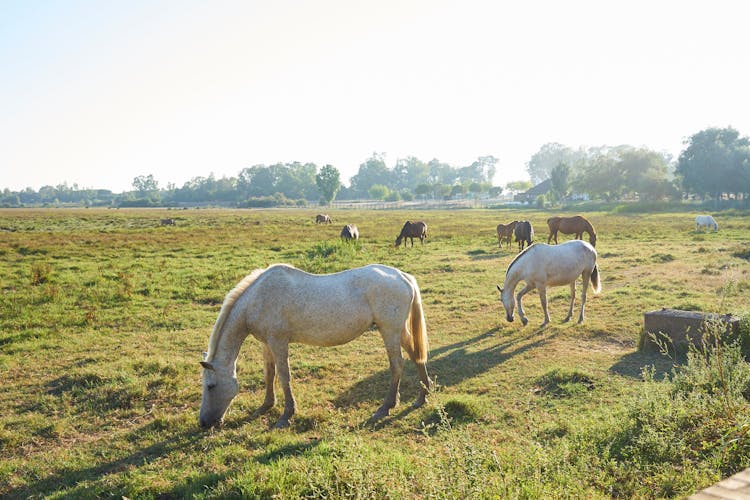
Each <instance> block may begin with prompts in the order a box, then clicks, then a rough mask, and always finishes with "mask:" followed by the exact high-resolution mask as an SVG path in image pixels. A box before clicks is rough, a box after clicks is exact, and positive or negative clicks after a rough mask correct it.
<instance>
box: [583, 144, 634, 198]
mask: <svg viewBox="0 0 750 500" xmlns="http://www.w3.org/2000/svg"><path fill="white" fill-rule="evenodd" d="M616 166H617V160H616V159H615V158H613V157H612V156H611V155H608V154H600V155H597V156H594V157H593V158H591V159H589V160H588V161H587V162H586V163H585V165H584V166H583V169H582V171H581V172H580V173H579V174H578V175H576V177H575V180H574V181H573V186H574V187H575V189H576V190H577V191H578V192H581V193H588V194H589V196H591V198H598V197H602V198H604V199H605V200H607V201H609V200H612V199H615V198H617V197H618V196H620V194H621V193H622V187H623V184H624V183H623V180H622V178H621V177H620V175H619V172H618V170H617V168H616Z"/></svg>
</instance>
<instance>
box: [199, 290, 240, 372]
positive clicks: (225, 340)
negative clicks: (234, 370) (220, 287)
mask: <svg viewBox="0 0 750 500" xmlns="http://www.w3.org/2000/svg"><path fill="white" fill-rule="evenodd" d="M243 298H244V297H243ZM243 298H240V299H238V300H237V302H235V303H234V304H232V309H230V310H229V311H227V315H226V318H224V322H223V323H222V324H221V326H220V328H219V330H218V331H215V332H214V333H213V334H212V336H213V335H216V336H217V339H216V342H215V343H214V342H213V339H212V347H213V349H212V351H211V352H210V353H209V358H208V361H210V362H212V363H214V364H216V365H218V366H221V367H234V366H235V365H236V363H237V357H238V356H239V354H240V347H242V342H244V340H245V338H246V337H247V335H248V333H249V330H248V328H247V325H246V324H245V315H244V314H232V313H233V310H234V309H235V308H238V307H239V308H243V307H244V305H243V304H240V302H242V301H243V300H242V299H243Z"/></svg>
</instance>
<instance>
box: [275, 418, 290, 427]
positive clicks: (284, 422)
mask: <svg viewBox="0 0 750 500" xmlns="http://www.w3.org/2000/svg"><path fill="white" fill-rule="evenodd" d="M273 427H274V428H275V429H286V428H287V427H289V420H287V419H285V418H280V419H279V421H278V422H276V425H274V426H273Z"/></svg>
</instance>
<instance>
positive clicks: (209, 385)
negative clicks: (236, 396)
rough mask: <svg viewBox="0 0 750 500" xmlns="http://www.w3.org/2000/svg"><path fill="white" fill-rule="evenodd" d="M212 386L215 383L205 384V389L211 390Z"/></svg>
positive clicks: (214, 385)
mask: <svg viewBox="0 0 750 500" xmlns="http://www.w3.org/2000/svg"><path fill="white" fill-rule="evenodd" d="M214 387H216V384H208V385H207V386H206V389H208V390H209V391H210V390H211V389H213V388H214Z"/></svg>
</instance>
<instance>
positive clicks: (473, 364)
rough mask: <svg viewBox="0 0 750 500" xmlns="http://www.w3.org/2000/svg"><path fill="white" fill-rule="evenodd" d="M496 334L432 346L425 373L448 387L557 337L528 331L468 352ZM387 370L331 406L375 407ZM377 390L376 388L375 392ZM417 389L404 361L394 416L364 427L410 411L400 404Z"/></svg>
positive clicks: (383, 389) (411, 368) (382, 392)
mask: <svg viewBox="0 0 750 500" xmlns="http://www.w3.org/2000/svg"><path fill="white" fill-rule="evenodd" d="M499 331H500V328H499V327H495V328H491V329H490V330H487V331H486V332H484V333H482V334H480V335H477V336H475V337H472V338H470V339H466V340H461V341H458V342H454V343H452V344H448V345H444V346H440V347H436V348H434V349H431V350H430V356H429V359H428V361H427V370H428V373H429V375H430V378H431V379H432V380H433V382H434V381H437V383H438V384H439V385H440V386H442V387H450V386H454V385H457V384H460V383H461V382H463V381H464V380H468V379H471V378H474V377H476V376H478V375H480V374H482V373H485V372H487V371H489V370H491V369H492V368H494V367H496V366H498V365H500V364H502V363H504V362H506V361H508V360H509V359H511V358H513V357H514V356H518V355H520V354H523V353H524V352H526V351H529V350H531V349H535V348H537V347H539V346H541V345H544V344H545V343H547V342H549V341H550V340H552V339H553V338H554V337H555V336H556V335H557V334H556V333H555V334H552V335H546V336H540V333H542V332H544V330H543V329H537V330H531V331H530V332H529V333H528V334H526V335H524V336H522V337H518V336H515V335H514V336H513V338H507V339H502V338H501V339H500V340H501V341H500V342H499V343H496V344H493V345H490V346H487V347H485V348H482V349H478V350H471V351H470V350H469V348H470V347H471V346H475V345H477V344H479V343H481V342H483V341H485V340H487V339H488V338H490V337H494V336H496V335H497V334H498V332H499ZM390 379H391V374H390V370H388V369H384V370H380V371H378V372H377V373H374V374H372V375H370V376H369V377H366V378H364V379H362V380H359V381H358V382H357V383H355V384H354V385H352V386H351V387H349V388H348V389H347V390H345V391H344V392H342V393H341V394H339V395H338V396H337V397H336V398H335V399H334V400H333V402H332V403H333V404H334V406H336V407H337V408H345V407H351V406H355V405H357V404H360V403H364V402H372V403H373V404H377V403H378V402H380V401H381V400H382V398H383V397H384V396H385V393H386V391H387V389H388V385H389V384H390ZM376 388H377V389H376ZM419 389H420V383H419V380H418V377H417V373H416V368H415V365H414V363H411V362H409V361H407V362H406V363H405V364H404V372H403V374H402V377H401V400H402V406H400V407H397V410H398V413H396V414H394V415H391V416H389V417H386V418H384V419H382V420H379V421H373V420H371V419H370V420H366V421H365V422H363V424H365V425H370V426H375V428H376V429H377V428H381V427H383V426H384V425H385V424H386V423H387V422H390V421H392V420H397V419H401V418H403V417H405V416H406V415H408V414H409V413H411V412H412V411H414V408H413V407H412V405H411V404H408V405H407V404H403V403H405V402H408V401H412V400H414V399H416V396H417V393H418V391H419Z"/></svg>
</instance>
